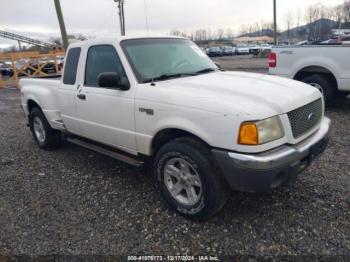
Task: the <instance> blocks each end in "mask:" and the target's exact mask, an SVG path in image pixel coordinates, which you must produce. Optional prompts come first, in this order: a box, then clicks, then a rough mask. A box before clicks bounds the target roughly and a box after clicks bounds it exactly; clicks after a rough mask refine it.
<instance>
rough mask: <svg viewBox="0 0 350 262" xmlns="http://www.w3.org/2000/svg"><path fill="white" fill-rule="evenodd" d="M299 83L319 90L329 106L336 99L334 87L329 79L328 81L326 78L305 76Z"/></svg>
mask: <svg viewBox="0 0 350 262" xmlns="http://www.w3.org/2000/svg"><path fill="white" fill-rule="evenodd" d="M301 81H302V82H304V83H306V84H309V85H312V86H313V87H315V88H317V89H318V90H320V92H321V93H322V94H323V97H324V100H325V102H326V104H327V105H329V104H330V103H331V101H332V100H333V99H334V98H335V97H336V94H337V90H336V88H335V87H334V84H333V83H332V81H331V79H329V78H328V77H327V76H323V75H317V74H315V75H311V76H307V77H305V78H303V79H302V80H301Z"/></svg>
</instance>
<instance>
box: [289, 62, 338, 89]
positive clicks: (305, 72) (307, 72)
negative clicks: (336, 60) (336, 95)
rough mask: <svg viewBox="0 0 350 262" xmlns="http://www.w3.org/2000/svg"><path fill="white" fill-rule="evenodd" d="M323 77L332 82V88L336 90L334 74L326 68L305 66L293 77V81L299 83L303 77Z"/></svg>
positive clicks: (336, 83) (336, 84) (336, 82)
mask: <svg viewBox="0 0 350 262" xmlns="http://www.w3.org/2000/svg"><path fill="white" fill-rule="evenodd" d="M317 74H318V75H323V76H326V77H327V78H328V79H330V80H331V81H332V84H333V86H334V87H335V88H336V90H338V81H337V78H336V76H335V74H334V73H333V72H332V71H331V70H330V69H328V68H326V67H324V66H319V65H310V66H305V67H303V68H302V69H300V70H299V71H298V72H297V73H296V74H295V75H294V77H293V79H294V80H298V81H301V80H302V79H304V78H305V77H308V76H312V75H317Z"/></svg>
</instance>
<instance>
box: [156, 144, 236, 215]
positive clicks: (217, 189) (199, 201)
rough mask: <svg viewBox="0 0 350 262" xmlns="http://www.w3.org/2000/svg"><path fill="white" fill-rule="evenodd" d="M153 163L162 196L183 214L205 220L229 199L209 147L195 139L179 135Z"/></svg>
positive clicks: (163, 148) (166, 145)
mask: <svg viewBox="0 0 350 262" xmlns="http://www.w3.org/2000/svg"><path fill="white" fill-rule="evenodd" d="M154 165H155V167H154V169H155V173H156V176H157V181H158V184H159V187H160V190H161V193H162V195H163V197H164V198H165V200H166V201H167V202H168V203H169V205H170V206H172V207H173V208H174V209H175V210H177V211H178V212H179V213H180V214H182V215H184V216H187V217H189V218H194V219H206V218H208V217H210V216H212V215H214V214H215V213H216V212H218V211H219V210H220V209H221V208H222V207H223V206H224V205H225V203H226V202H227V200H228V197H229V192H230V190H229V187H228V185H227V184H226V182H225V181H224V179H223V178H222V176H221V174H220V172H219V171H218V168H216V167H215V162H214V160H213V158H212V156H211V153H210V151H209V150H208V148H207V147H206V146H205V145H204V144H203V143H201V142H200V141H198V140H196V139H193V138H179V139H176V140H173V141H171V142H169V143H167V144H165V145H164V146H163V147H162V148H161V149H160V150H159V152H158V153H157V155H156V157H155V162H154Z"/></svg>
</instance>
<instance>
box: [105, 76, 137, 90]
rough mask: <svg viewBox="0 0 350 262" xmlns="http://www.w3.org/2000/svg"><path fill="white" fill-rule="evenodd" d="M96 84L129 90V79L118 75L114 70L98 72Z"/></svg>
mask: <svg viewBox="0 0 350 262" xmlns="http://www.w3.org/2000/svg"><path fill="white" fill-rule="evenodd" d="M98 86H99V87H104V88H115V89H119V90H129V88H130V84H129V81H128V80H127V79H126V78H125V77H120V75H119V74H118V73H115V72H104V73H101V74H99V76H98Z"/></svg>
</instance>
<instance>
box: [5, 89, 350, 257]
mask: <svg viewBox="0 0 350 262" xmlns="http://www.w3.org/2000/svg"><path fill="white" fill-rule="evenodd" d="M19 106H20V101H19V92H17V91H15V90H0V160H1V161H0V225H1V226H0V255H3V256H12V255H31V256H40V255H53V254H59V255H91V254H98V255H120V254H123V255H132V254H153V255H156V254H163V255H164V254H167V255H177V254H188V255H195V254H199V255H203V254H207V255H208V254H211V255H218V256H220V257H221V256H223V255H258V256H260V255H298V256H309V255H310V256H315V255H316V256H332V257H331V259H332V260H333V258H334V256H341V255H342V256H345V259H344V257H343V259H344V260H346V258H348V257H349V256H350V208H349V204H350V177H349V176H350V162H349V155H350V101H349V99H344V100H340V101H339V103H337V106H336V107H333V108H331V109H329V110H328V111H327V115H328V116H329V117H331V118H332V120H333V128H332V131H331V137H332V142H331V144H330V146H329V148H328V149H327V151H326V152H325V154H324V155H322V157H321V158H319V159H318V160H317V161H315V162H314V163H313V164H312V166H311V167H310V168H309V169H308V170H307V171H306V172H304V173H303V174H302V175H301V176H300V177H299V180H298V182H297V183H296V184H295V185H294V186H292V187H289V188H280V189H276V190H274V191H273V192H272V193H271V194H263V195H257V194H247V193H237V192H233V193H232V196H231V198H230V200H229V202H228V204H227V205H226V207H225V208H224V209H223V210H222V211H221V212H220V213H219V214H218V215H217V216H215V217H214V218H212V219H211V220H209V221H207V222H202V223H198V222H192V221H189V220H186V219H184V218H182V217H181V216H179V215H177V214H176V213H175V212H173V211H172V210H171V209H169V208H168V206H167V205H166V203H165V202H164V201H163V200H162V198H161V197H160V195H159V192H158V190H157V189H156V187H155V186H154V181H153V179H152V174H151V172H150V171H147V170H145V169H142V168H141V169H138V168H132V167H129V166H127V165H124V164H123V163H120V162H118V161H116V160H113V159H110V158H108V157H105V156H103V155H100V154H97V153H94V152H91V151H88V150H85V149H82V148H80V147H77V146H74V145H71V144H66V145H65V146H64V147H63V148H62V149H60V150H58V151H55V152H46V151H42V150H39V149H38V147H37V146H36V145H35V144H34V140H33V139H32V136H31V134H30V132H29V129H28V128H27V127H26V126H25V124H26V121H25V118H24V115H23V113H22V112H21V109H20V108H19ZM294 258H295V257H294ZM338 258H339V257H338Z"/></svg>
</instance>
